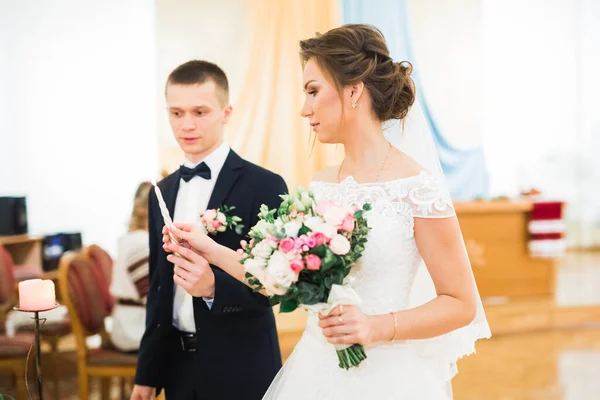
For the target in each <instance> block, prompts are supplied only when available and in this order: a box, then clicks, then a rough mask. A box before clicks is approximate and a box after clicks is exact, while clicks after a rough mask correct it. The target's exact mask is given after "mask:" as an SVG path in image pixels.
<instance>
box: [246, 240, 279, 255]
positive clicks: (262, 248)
mask: <svg viewBox="0 0 600 400" xmlns="http://www.w3.org/2000/svg"><path fill="white" fill-rule="evenodd" d="M276 247H277V243H275V242H273V241H271V240H263V241H261V242H259V243H257V244H256V246H254V248H253V249H252V255H254V256H255V257H260V258H265V259H266V258H269V256H271V254H272V253H273V250H275V248H276Z"/></svg>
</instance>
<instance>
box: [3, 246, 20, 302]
mask: <svg viewBox="0 0 600 400" xmlns="http://www.w3.org/2000/svg"><path fill="white" fill-rule="evenodd" d="M15 285H16V282H15V266H14V263H13V260H12V257H11V255H10V253H9V252H8V250H6V249H5V248H4V247H3V246H2V245H0V308H2V307H1V306H2V305H5V304H7V303H8V302H10V301H13V300H14V296H15V294H16V289H15V288H16V286H15Z"/></svg>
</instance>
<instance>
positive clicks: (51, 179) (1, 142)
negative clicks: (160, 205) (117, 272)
mask: <svg viewBox="0 0 600 400" xmlns="http://www.w3.org/2000/svg"><path fill="white" fill-rule="evenodd" d="M0 38H3V42H2V46H1V47H0V60H2V62H1V63H0V68H1V69H0V73H1V75H0V117H2V119H1V120H0V121H2V122H0V132H1V134H2V136H1V137H0V156H1V158H0V171H2V175H0V195H4V194H24V195H26V196H27V200H28V213H29V224H30V231H31V232H32V233H35V234H46V233H52V232H57V231H81V232H82V233H83V239H84V242H85V243H86V244H90V243H97V244H99V245H101V246H104V247H106V248H107V249H108V250H109V251H111V252H112V253H113V254H114V250H115V244H116V240H117V238H118V236H119V235H121V234H122V233H124V232H125V231H126V228H127V220H128V214H129V213H130V211H131V206H132V199H133V194H134V191H135V189H136V186H137V184H138V183H139V182H140V181H142V180H148V179H151V178H153V177H156V176H157V173H158V169H157V140H156V128H155V125H156V99H155V96H156V68H155V64H156V59H155V58H156V50H155V40H154V3H153V1H151V0H110V1H103V2H81V1H79V0H60V1H52V2H48V1H44V0H28V1H10V0H1V2H0Z"/></svg>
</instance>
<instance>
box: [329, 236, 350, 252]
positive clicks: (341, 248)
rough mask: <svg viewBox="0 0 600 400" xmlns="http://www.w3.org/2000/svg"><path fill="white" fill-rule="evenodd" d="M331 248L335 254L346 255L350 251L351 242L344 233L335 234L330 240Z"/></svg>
mask: <svg viewBox="0 0 600 400" xmlns="http://www.w3.org/2000/svg"><path fill="white" fill-rule="evenodd" d="M329 248H330V249H331V251H332V252H333V254H337V255H338V256H345V255H346V254H348V252H349V251H350V242H349V241H348V239H346V238H345V237H344V236H342V235H335V236H334V237H333V238H332V239H331V242H329Z"/></svg>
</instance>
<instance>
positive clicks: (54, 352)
mask: <svg viewBox="0 0 600 400" xmlns="http://www.w3.org/2000/svg"><path fill="white" fill-rule="evenodd" d="M0 257H2V259H3V261H4V263H5V265H6V266H7V268H6V270H7V271H11V270H12V271H13V272H12V275H11V274H10V273H9V275H7V279H2V281H0V286H1V288H0V292H1V291H2V290H5V291H6V293H7V295H6V296H5V297H7V300H8V301H7V302H6V303H5V304H7V305H6V307H5V310H4V311H5V312H8V311H10V309H11V308H12V306H13V305H15V304H17V299H16V298H17V290H16V288H17V285H16V283H17V282H16V274H15V273H14V270H15V267H14V263H13V261H12V257H11V256H10V253H8V251H6V249H3V248H1V246H0ZM1 302H2V300H1V299H0V303H1ZM1 314H2V312H1V311H0V332H4V331H5V330H6V329H5V328H6V327H5V324H4V321H2V320H1V319H2V315H1ZM34 328H35V327H34V324H33V321H32V322H31V324H28V325H24V326H20V327H19V328H18V329H19V331H21V332H29V333H32V334H33V333H34ZM70 334H71V323H70V321H69V320H68V319H65V320H62V321H52V322H46V323H44V324H42V325H41V327H40V339H41V340H42V342H45V343H47V344H48V345H49V346H50V358H49V361H50V365H51V368H49V370H50V371H49V372H50V375H51V376H52V381H53V384H54V398H56V399H60V391H59V382H60V378H59V374H58V373H59V365H60V360H59V358H60V353H59V351H58V344H59V342H60V340H61V339H63V338H65V337H67V336H68V335H70Z"/></svg>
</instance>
